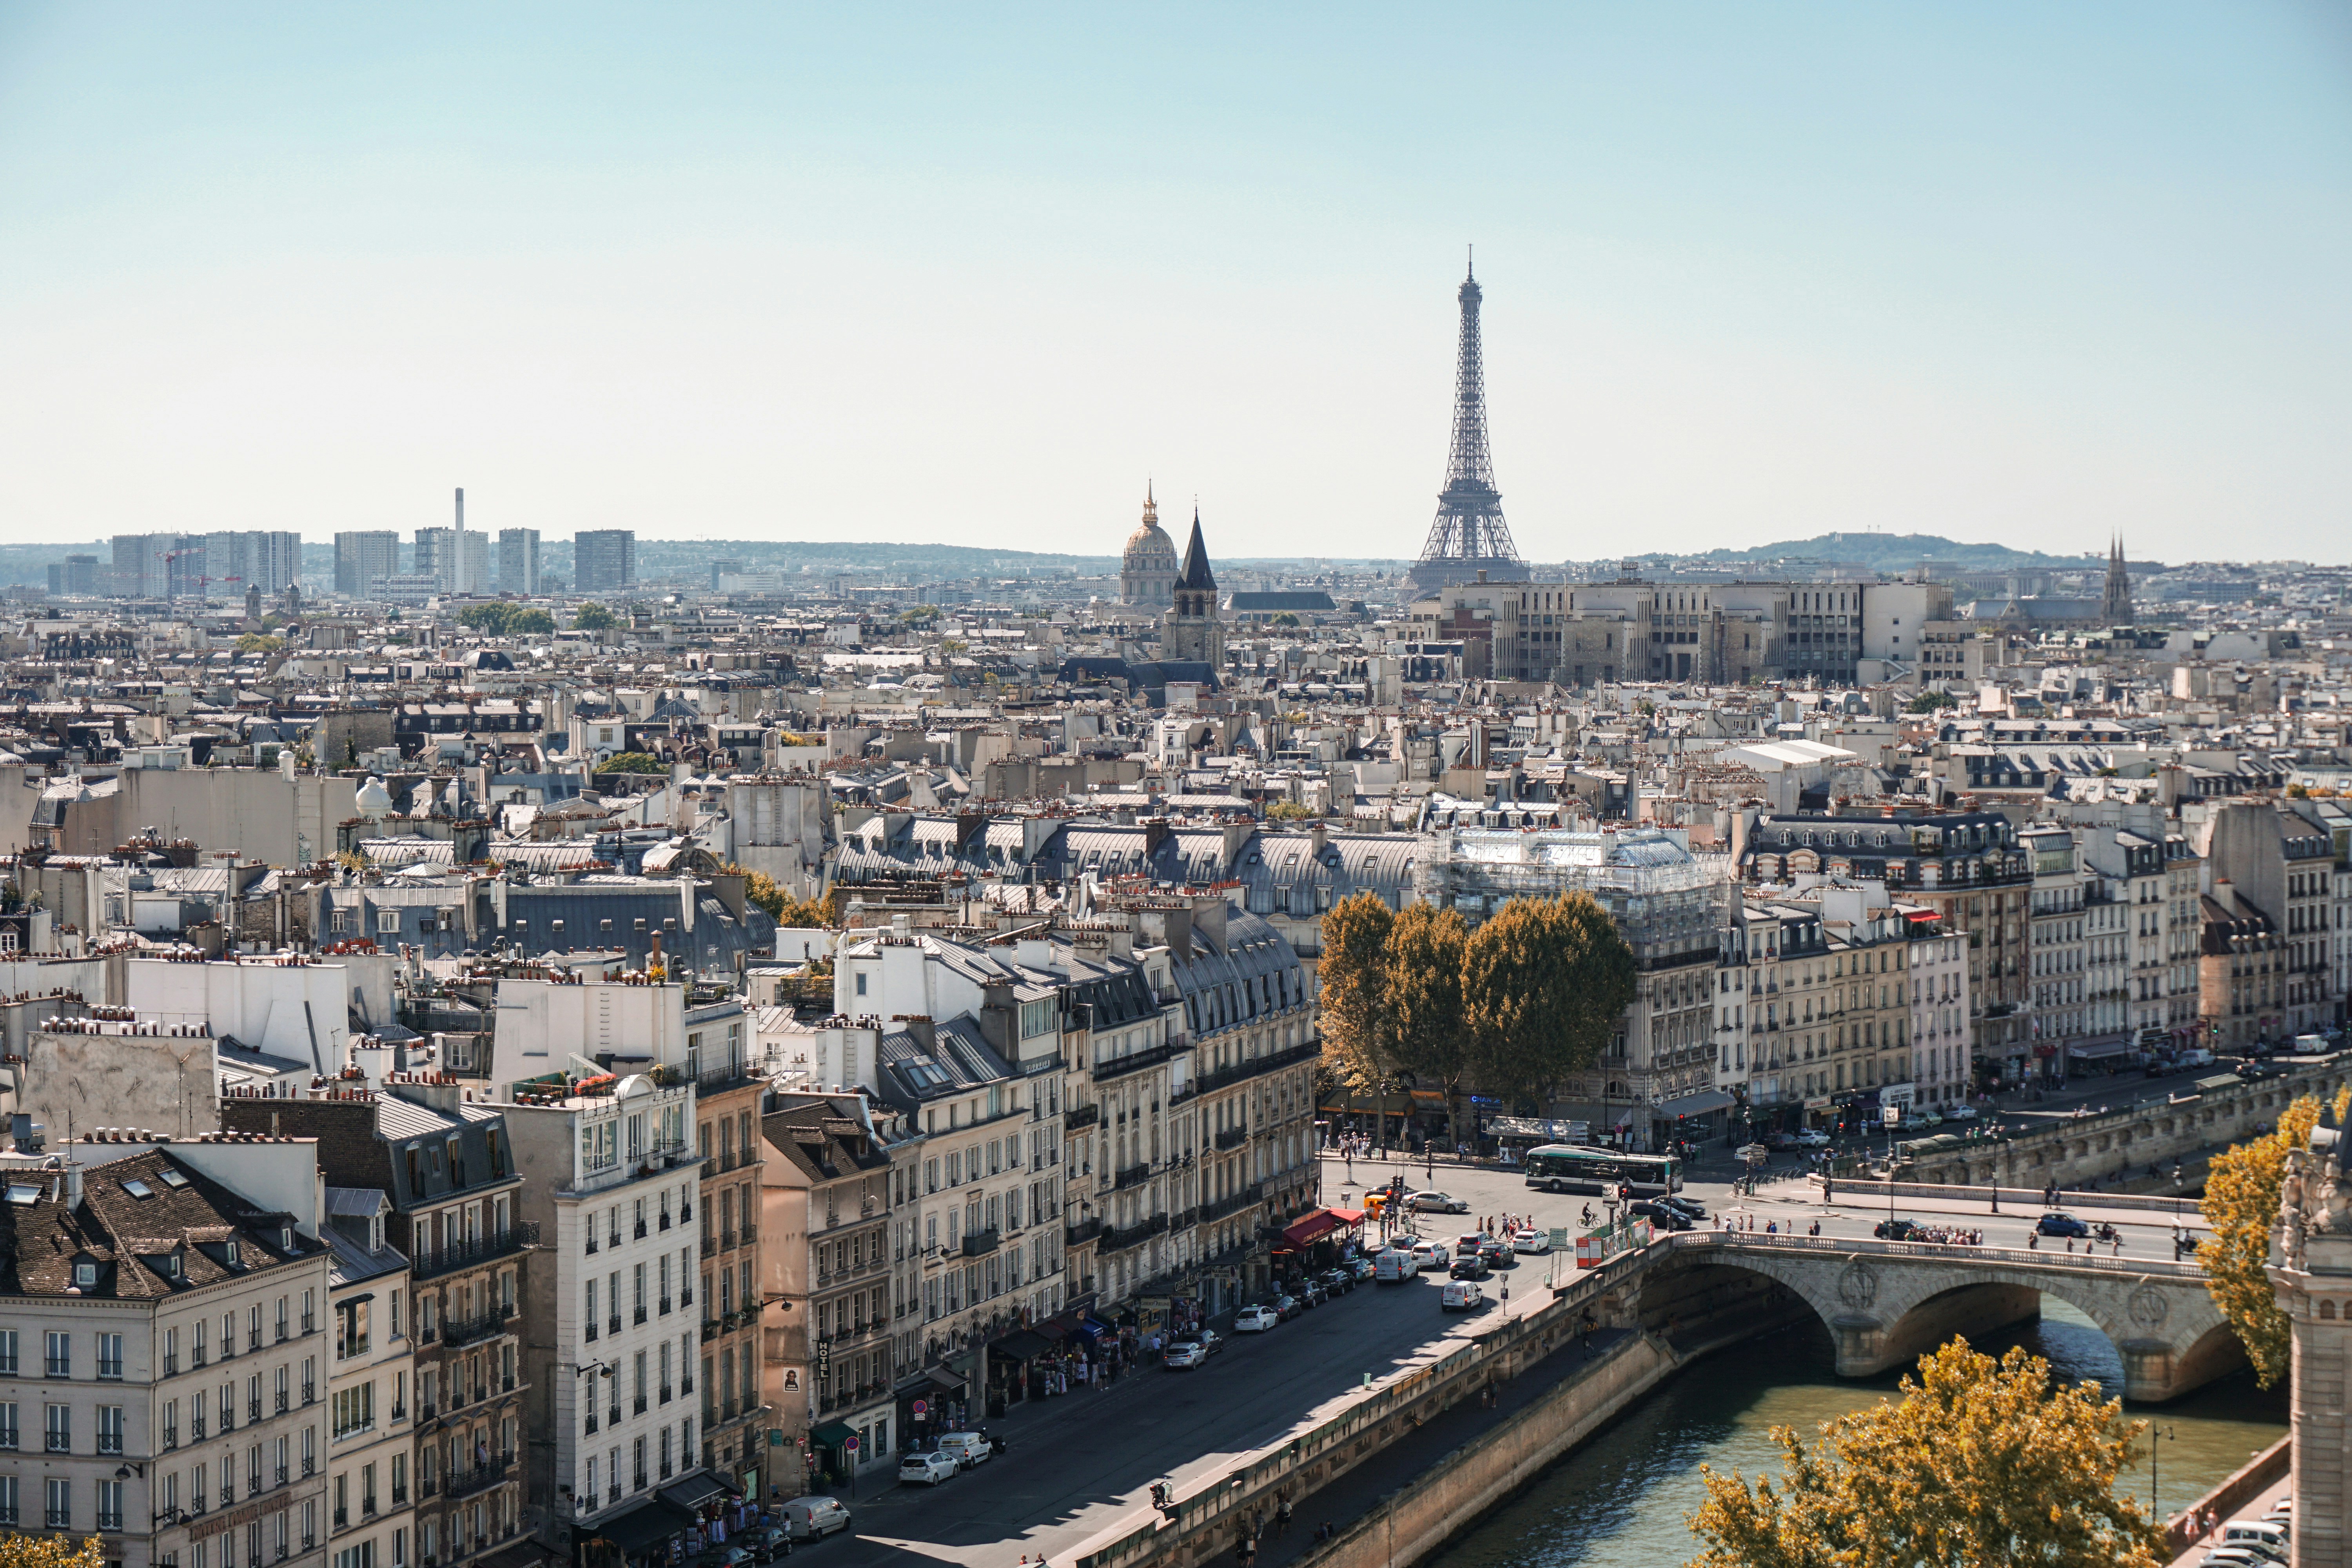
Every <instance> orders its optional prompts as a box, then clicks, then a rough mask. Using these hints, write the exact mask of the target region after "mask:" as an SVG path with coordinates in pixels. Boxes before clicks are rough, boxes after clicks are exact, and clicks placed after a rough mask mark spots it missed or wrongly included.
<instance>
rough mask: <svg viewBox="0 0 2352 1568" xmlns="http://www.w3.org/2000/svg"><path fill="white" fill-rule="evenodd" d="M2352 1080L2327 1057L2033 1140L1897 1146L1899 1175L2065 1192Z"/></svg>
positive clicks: (2163, 1158)
mask: <svg viewBox="0 0 2352 1568" xmlns="http://www.w3.org/2000/svg"><path fill="white" fill-rule="evenodd" d="M2347 1082H2352V1062H2347V1058H2343V1057H2331V1058H2328V1059H2327V1060H2326V1061H2324V1062H2317V1063H2314V1064H2312V1065H2310V1066H2305V1067H2297V1068H2294V1069H2292V1070H2290V1071H2288V1072H2286V1073H2284V1075H2282V1076H2280V1077H2278V1078H2271V1079H2256V1080H2253V1081H2252V1082H2232V1083H2226V1084H2222V1085H2219V1086H2216V1087H2215V1088H2212V1089H2203V1090H2200V1091H2196V1092H2190V1093H2184V1094H2176V1095H2173V1096H2171V1097H2170V1098H2168V1099H2165V1100H2149V1101H2147V1102H2146V1103H2145V1104H2140V1105H2127V1106H2124V1107H2121V1108H2119V1109H2117V1110H2109V1111H2105V1112H2103V1113H2101V1114H2098V1115H2095V1116H2083V1117H2053V1118H2051V1119H2049V1121H2047V1122H2046V1123H2045V1124H2043V1125H2041V1126H2037V1127H2036V1128H2035V1129H2034V1130H2033V1131H2031V1132H2021V1133H2019V1134H2017V1135H2016V1136H2014V1137H2011V1138H2000V1139H1987V1140H1983V1141H1980V1142H1965V1141H1962V1140H1960V1139H1958V1138H1956V1137H1944V1138H1928V1139H1922V1140H1919V1141H1917V1142H1911V1143H1906V1144H1905V1145H1904V1146H1903V1149H1904V1154H1903V1160H1902V1167H1903V1168H1902V1169H1901V1171H1900V1172H1899V1174H1902V1175H1904V1176H1906V1177H1907V1178H1908V1179H1910V1180H1912V1181H1916V1182H1922V1183H1929V1184H1943V1185H1951V1186H1968V1187H1990V1186H2002V1187H2022V1188H2025V1189H2028V1190H2030V1191H2032V1192H2037V1193H2038V1192H2040V1191H2041V1190H2042V1188H2044V1187H2047V1186H2048V1185H2049V1184H2051V1183H2053V1182H2055V1183H2057V1184H2059V1185H2060V1186H2061V1187H2071V1186H2076V1185H2079V1184H2083V1183H2084V1182H2088V1181H2090V1180H2092V1179H2093V1178H2099V1179H2102V1180H2104V1179H2105V1178H2107V1177H2110V1176H2114V1175H2116V1174H2117V1173H2129V1172H2133V1171H2140V1170H2145V1169H2146V1168H2147V1167H2148V1166H2150V1165H2158V1164H2163V1163H2168V1162H2169V1161H2172V1160H2176V1159H2180V1158H2184V1157H2186V1156H2188V1155H2190V1154H2194V1153H2196V1152H2199V1151H2200V1150H2202V1149H2208V1148H2211V1147H2214V1146H2216V1145H2219V1144H2228V1143H2235V1142H2239V1141H2240V1140H2241V1139H2243V1138H2247V1137H2250V1136H2252V1134H2253V1132H2254V1131H2255V1129H2256V1128H2257V1127H2260V1126H2262V1125H2263V1124H2265V1123H2272V1122H2275V1121H2277V1120H2278V1117H2279V1112H2281V1111H2282V1110H2285V1109H2286V1108H2287V1107H2288V1106H2289V1105H2291V1104H2293V1103H2294V1100H2296V1098H2297V1097H2299V1096H2302V1095H2306V1094H2308V1095H2314V1096H2316V1097H2318V1098H2320V1099H2322V1100H2326V1099H2332V1098H2333V1097H2334V1096H2335V1094H2336V1091H2337V1090H2338V1089H2342V1088H2343V1087H2344V1086H2345V1084H2346V1083H2347Z"/></svg>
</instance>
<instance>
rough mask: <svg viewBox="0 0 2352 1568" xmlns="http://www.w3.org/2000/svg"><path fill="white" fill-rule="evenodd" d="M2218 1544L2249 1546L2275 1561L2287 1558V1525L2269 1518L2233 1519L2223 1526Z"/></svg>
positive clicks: (2278, 1561)
mask: <svg viewBox="0 0 2352 1568" xmlns="http://www.w3.org/2000/svg"><path fill="white" fill-rule="evenodd" d="M2286 1542H2287V1527H2286V1526H2285V1525H2283V1524H2279V1523H2277V1522H2275V1521H2271V1520H2267V1519H2233V1520H2231V1521H2230V1522H2229V1523H2227V1524H2225V1525H2223V1526H2222V1527H2221V1540H2220V1541H2218V1542H2215V1543H2214V1544H2216V1545H2218V1546H2249V1547H2252V1549H2253V1550H2255V1551H2256V1552H2261V1553H2262V1554H2263V1556H2265V1557H2267V1558H2270V1559H2271V1560H2272V1561H2273V1562H2274V1563H2284V1562H2285V1561H2286V1560H2287V1546H2286Z"/></svg>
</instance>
